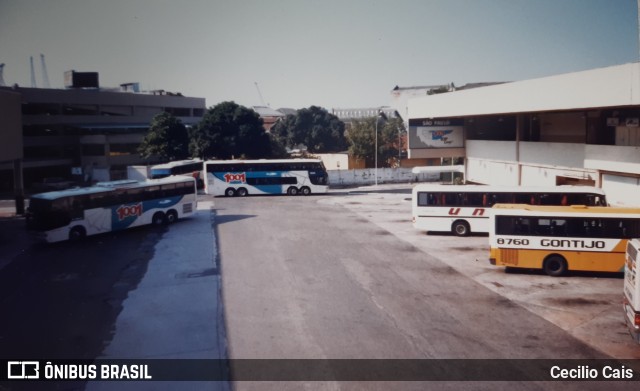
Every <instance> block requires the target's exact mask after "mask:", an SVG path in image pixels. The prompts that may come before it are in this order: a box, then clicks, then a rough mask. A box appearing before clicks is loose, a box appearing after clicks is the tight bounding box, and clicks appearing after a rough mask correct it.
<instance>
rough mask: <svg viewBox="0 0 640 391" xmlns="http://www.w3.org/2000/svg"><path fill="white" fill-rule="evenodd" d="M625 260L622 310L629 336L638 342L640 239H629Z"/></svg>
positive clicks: (639, 319)
mask: <svg viewBox="0 0 640 391" xmlns="http://www.w3.org/2000/svg"><path fill="white" fill-rule="evenodd" d="M625 260H626V263H625V267H624V304H623V310H624V315H625V321H626V323H627V326H628V327H629V332H630V333H631V336H632V337H633V339H634V340H635V341H636V342H638V343H640V275H638V274H640V240H638V239H632V240H629V242H628V243H627V255H626V258H625Z"/></svg>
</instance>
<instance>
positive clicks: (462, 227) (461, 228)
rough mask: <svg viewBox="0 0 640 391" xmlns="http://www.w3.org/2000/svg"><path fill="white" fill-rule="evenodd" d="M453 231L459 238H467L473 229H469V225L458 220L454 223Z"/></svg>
mask: <svg viewBox="0 0 640 391" xmlns="http://www.w3.org/2000/svg"><path fill="white" fill-rule="evenodd" d="M451 230H452V231H453V233H454V234H456V235H458V236H467V235H469V233H470V232H471V228H469V223H467V222H466V221H464V220H457V221H454V222H453V225H452V226H451Z"/></svg>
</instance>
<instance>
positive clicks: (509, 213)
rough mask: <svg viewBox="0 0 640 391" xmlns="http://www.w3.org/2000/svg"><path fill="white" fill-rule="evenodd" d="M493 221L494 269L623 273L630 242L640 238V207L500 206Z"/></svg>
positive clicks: (492, 213)
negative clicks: (501, 267)
mask: <svg viewBox="0 0 640 391" xmlns="http://www.w3.org/2000/svg"><path fill="white" fill-rule="evenodd" d="M489 222H490V231H489V246H490V262H491V264H492V265H496V266H506V267H512V268H527V269H542V270H544V272H545V273H547V274H548V275H550V276H560V275H562V274H564V273H565V272H567V271H568V270H576V271H577V270H580V271H594V272H595V271H597V272H620V273H622V272H623V271H624V263H625V262H624V258H625V255H624V254H625V250H626V246H627V241H628V239H632V238H638V237H640V208H614V207H598V206H595V207H590V206H584V205H573V206H537V205H518V204H496V205H494V206H493V208H492V209H491V213H490V218H489Z"/></svg>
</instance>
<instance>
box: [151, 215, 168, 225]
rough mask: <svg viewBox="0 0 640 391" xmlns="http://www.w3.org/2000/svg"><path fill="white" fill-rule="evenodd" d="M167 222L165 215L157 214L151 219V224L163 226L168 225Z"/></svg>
mask: <svg viewBox="0 0 640 391" xmlns="http://www.w3.org/2000/svg"><path fill="white" fill-rule="evenodd" d="M166 221H167V218H166V216H165V215H164V213H162V212H157V213H156V214H154V215H153V218H152V219H151V224H153V225H163V224H164V223H166Z"/></svg>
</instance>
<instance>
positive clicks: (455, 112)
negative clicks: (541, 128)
mask: <svg viewBox="0 0 640 391" xmlns="http://www.w3.org/2000/svg"><path fill="white" fill-rule="evenodd" d="M635 105H640V63H631V64H624V65H616V66H610V67H606V68H598V69H593V70H588V71H582V72H574V73H567V74H561V75H555V76H549V77H544V78H539V79H531V80H524V81H517V82H511V83H504V84H499V85H494V86H489V87H482V88H475V89H470V90H462V91H454V92H449V93H443V94H436V95H429V96H425V97H419V98H414V99H410V100H409V102H408V113H409V118H410V119H411V118H452V117H468V116H480V115H492V114H517V113H528V112H544V111H568V110H581V109H594V108H608V107H621V106H635Z"/></svg>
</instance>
